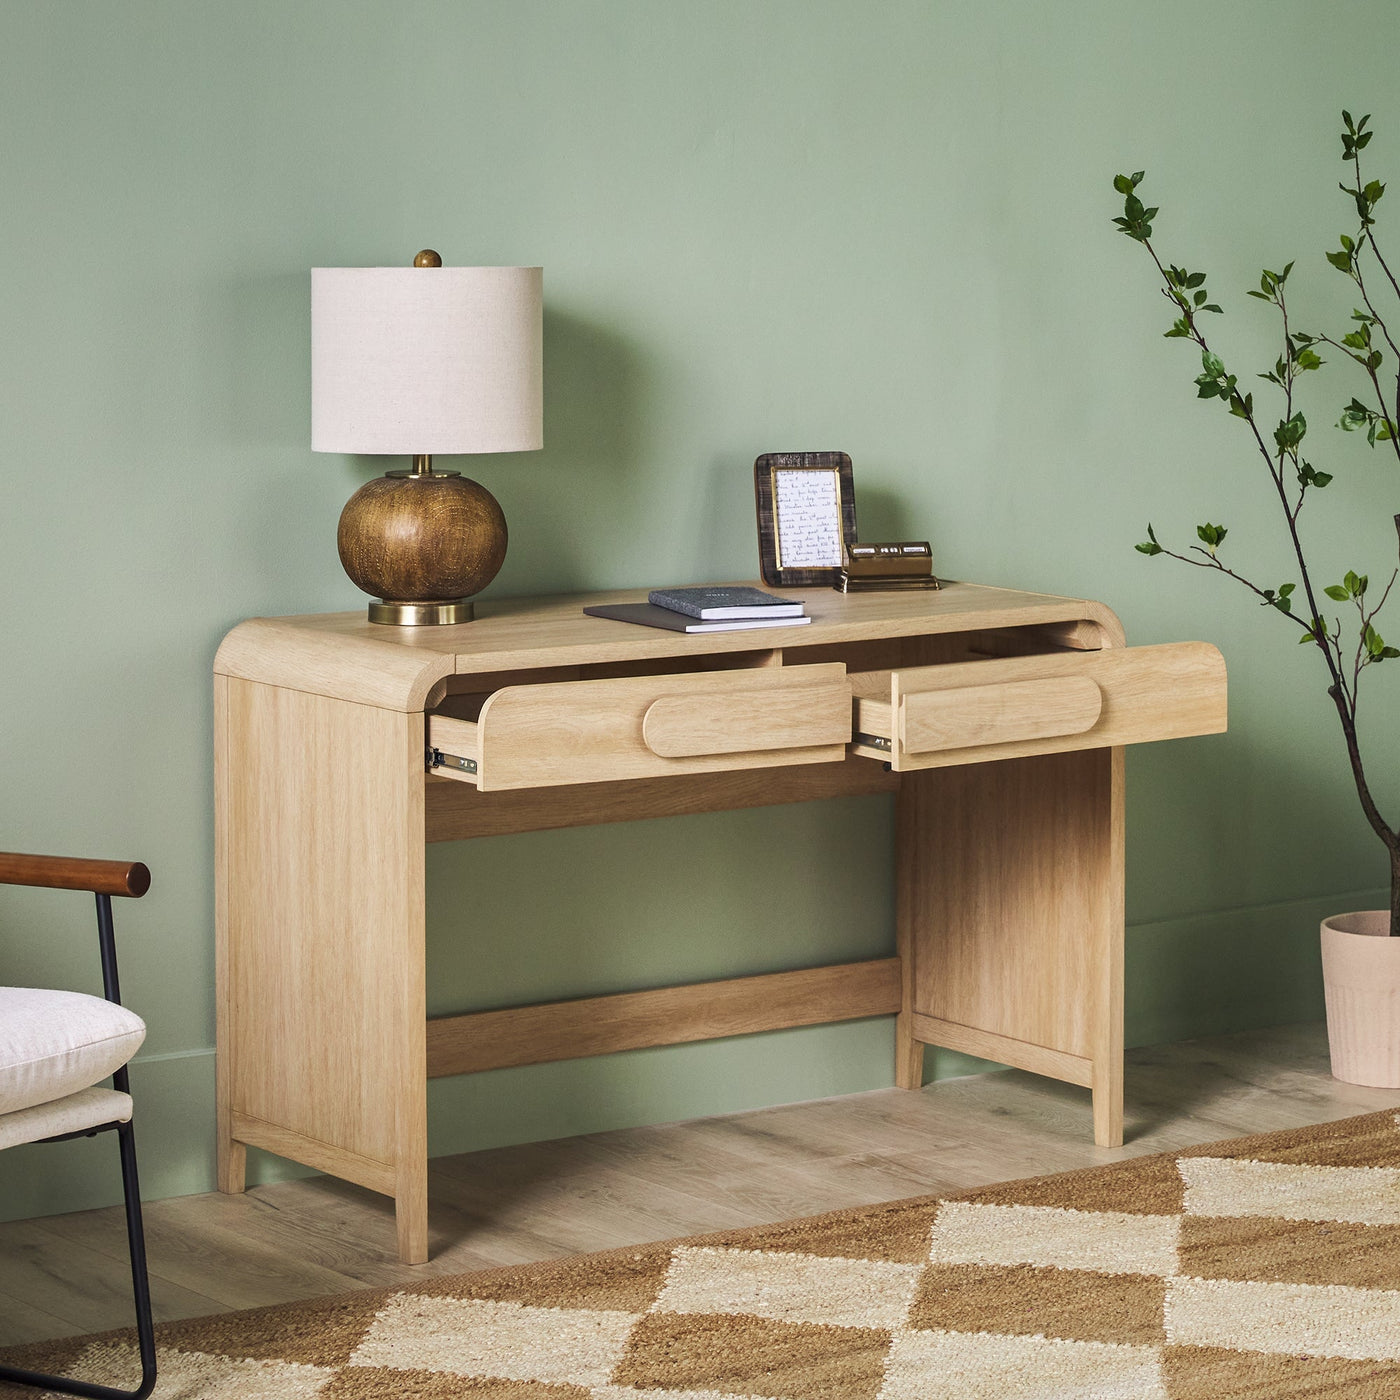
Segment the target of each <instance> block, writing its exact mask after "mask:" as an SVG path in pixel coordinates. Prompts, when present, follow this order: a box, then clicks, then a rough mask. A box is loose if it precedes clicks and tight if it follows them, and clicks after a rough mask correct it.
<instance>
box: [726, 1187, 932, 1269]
mask: <svg viewBox="0 0 1400 1400" xmlns="http://www.w3.org/2000/svg"><path fill="white" fill-rule="evenodd" d="M937 1214H938V1201H937V1200H935V1199H934V1198H933V1197H929V1198H928V1199H927V1200H921V1199H915V1200H911V1201H897V1202H895V1203H893V1204H892V1205H880V1206H870V1207H867V1208H865V1209H861V1210H853V1211H844V1212H841V1213H840V1214H837V1215H819V1216H817V1217H815V1218H814V1219H811V1220H791V1221H787V1222H785V1223H783V1224H781V1225H773V1226H770V1227H768V1228H767V1229H764V1230H762V1231H761V1232H760V1233H759V1237H758V1238H759V1239H760V1240H761V1243H756V1240H755V1233H754V1231H753V1229H752V1228H748V1229H744V1230H730V1231H726V1232H724V1233H722V1234H718V1235H712V1236H707V1237H706V1238H707V1239H708V1240H709V1241H710V1242H711V1243H713V1244H734V1245H737V1246H739V1247H741V1248H744V1249H780V1250H788V1251H791V1252H792V1253H795V1254H820V1255H822V1256H824V1257H826V1258H833V1257H837V1256H841V1257H845V1258H848V1259H884V1260H887V1261H889V1262H890V1263H892V1264H920V1263H922V1262H923V1261H924V1259H926V1258H927V1257H928V1234H929V1230H930V1229H931V1228H932V1226H933V1220H934V1217H935V1216H936V1215H937Z"/></svg>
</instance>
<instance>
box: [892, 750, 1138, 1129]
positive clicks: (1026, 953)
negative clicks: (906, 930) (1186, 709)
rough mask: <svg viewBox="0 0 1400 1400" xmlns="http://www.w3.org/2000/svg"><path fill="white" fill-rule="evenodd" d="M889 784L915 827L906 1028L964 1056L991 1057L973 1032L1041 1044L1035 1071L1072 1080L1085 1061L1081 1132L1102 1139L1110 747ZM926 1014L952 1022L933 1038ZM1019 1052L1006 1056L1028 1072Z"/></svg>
mask: <svg viewBox="0 0 1400 1400" xmlns="http://www.w3.org/2000/svg"><path fill="white" fill-rule="evenodd" d="M903 781H904V783H905V784H906V785H907V786H908V787H910V788H912V789H913V793H912V795H911V797H910V798H909V799H907V800H909V801H910V802H912V803H913V804H914V807H915V811H914V814H913V821H914V823H915V825H916V827H917V828H918V829H919V830H920V831H922V832H925V833H927V834H926V835H924V836H923V838H922V841H923V845H922V851H921V859H920V861H919V863H918V866H917V868H916V870H915V871H914V872H913V873H912V875H911V878H910V882H909V884H910V888H909V892H908V894H907V896H906V898H907V900H908V901H909V906H908V907H909V910H910V912H909V914H908V916H907V917H909V918H910V919H911V920H912V922H913V924H914V926H915V932H914V934H913V937H914V939H915V941H916V943H917V953H916V965H915V971H914V994H913V1011H914V1013H915V1014H914V1017H913V1027H912V1033H913V1035H914V1036H915V1038H917V1039H921V1040H925V1041H926V1042H927V1043H930V1044H946V1045H947V1047H948V1048H949V1049H955V1050H969V1051H970V1052H971V1053H973V1054H990V1053H992V1051H991V1050H989V1049H977V1048H975V1047H974V1046H973V1045H972V1043H971V1042H970V1040H969V1036H970V1035H974V1034H975V1035H977V1036H980V1037H988V1036H990V1037H996V1038H999V1039H1000V1040H1003V1041H1011V1042H1019V1043H1022V1044H1024V1045H1029V1046H1034V1047H1039V1048H1040V1049H1041V1050H1043V1051H1046V1052H1049V1053H1048V1054H1047V1055H1045V1056H1044V1058H1043V1060H1042V1061H1041V1063H1042V1064H1043V1065H1044V1068H1043V1069H1041V1072H1042V1073H1049V1074H1056V1075H1059V1074H1061V1072H1062V1071H1065V1070H1068V1071H1071V1072H1069V1073H1067V1075H1066V1077H1069V1078H1071V1079H1073V1080H1074V1081H1075V1082H1083V1079H1084V1076H1083V1069H1082V1065H1086V1064H1087V1065H1090V1066H1091V1077H1092V1081H1093V1084H1094V1087H1095V1089H1096V1090H1097V1091H1098V1092H1097V1095H1096V1098H1097V1099H1098V1101H1099V1103H1100V1110H1099V1112H1098V1113H1097V1114H1096V1118H1095V1135H1096V1139H1095V1140H1096V1141H1098V1142H1099V1143H1100V1145H1102V1146H1113V1145H1116V1143H1117V1142H1120V1141H1121V1140H1122V1103H1121V1079H1119V1078H1118V1077H1117V1076H1116V1075H1114V1074H1112V1073H1110V1072H1109V1070H1110V1066H1111V1064H1112V1063H1115V1062H1120V1061H1121V1058H1122V1035H1123V1009H1122V993H1121V987H1122V944H1123V914H1122V909H1123V906H1122V859H1123V856H1122V846H1123V820H1122V803H1123V784H1122V754H1121V750H1119V751H1115V750H1103V749H1089V750H1085V751H1083V752H1080V753H1069V754H1053V755H1046V756H1042V757H1037V758H1024V759H1012V760H1007V761H1004V762H1001V763H996V764H979V765H975V766H967V767H955V768H942V769H929V770H926V771H924V772H921V773H906V774H905V775H904V779H903ZM935 831H936V832H937V836H936V838H935V837H934V835H933V833H934V832H935ZM941 1025H947V1026H952V1027H956V1028H958V1029H957V1030H956V1031H955V1032H953V1033H951V1036H950V1037H944V1036H943V1035H942V1034H941V1032H940V1031H939V1028H940V1026H941ZM954 1041H955V1042H956V1043H952V1042H954ZM979 1043H980V1042H979ZM985 1043H986V1044H987V1045H991V1044H992V1043H993V1042H991V1041H986V1042H985ZM1027 1053H1028V1052H1025V1051H1018V1052H1017V1057H1016V1058H1015V1059H1013V1061H1012V1062H1013V1063H1016V1064H1019V1065H1021V1066H1022V1067H1025V1068H1034V1067H1035V1066H1032V1065H1031V1064H1030V1063H1029V1062H1028V1060H1027ZM1065 1056H1068V1057H1071V1060H1072V1061H1073V1062H1074V1063H1071V1062H1070V1061H1069V1060H1065V1059H1063V1058H1061V1057H1065ZM1057 1064H1058V1065H1059V1066H1060V1069H1056V1068H1055V1066H1056V1065H1057Z"/></svg>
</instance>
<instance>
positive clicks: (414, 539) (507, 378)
mask: <svg viewBox="0 0 1400 1400" xmlns="http://www.w3.org/2000/svg"><path fill="white" fill-rule="evenodd" d="M543 285H544V277H543V271H542V269H540V268H538V267H443V265H442V259H441V258H440V257H439V256H438V255H437V254H436V253H435V252H433V251H431V250H430V249H425V250H424V251H423V252H421V253H419V254H418V256H417V257H416V258H414V260H413V266H412V267H317V268H312V270H311V447H312V450H313V451H315V452H354V453H392V454H395V455H405V456H409V457H411V458H412V459H413V466H412V468H411V469H410V470H397V471H391V472H388V473H386V474H385V475H384V476H382V477H379V478H378V479H377V480H374V481H371V482H368V483H366V484H365V485H364V486H362V487H361V488H360V489H359V490H358V491H357V492H356V493H355V494H354V495H353V496H352V497H351V498H350V500H349V501H348V502H347V503H346V506H345V509H344V511H342V512H341V516H340V528H339V531H338V534H337V543H338V545H339V548H340V562H341V563H342V564H343V565H344V566H345V572H346V573H347V574H349V575H350V578H351V580H352V581H353V582H354V583H355V584H356V586H357V587H359V588H361V589H363V590H364V592H366V593H368V594H370V596H371V597H373V598H375V599H376V600H377V601H375V602H372V603H371V604H370V605H369V620H370V621H371V622H383V623H390V624H393V625H396V626H400V627H411V626H421V625H425V624H432V623H454V622H470V621H471V619H472V602H471V599H472V595H473V594H476V593H479V592H480V591H481V590H482V589H483V588H485V587H486V585H487V584H488V583H490V582H491V580H492V579H493V578H494V577H495V576H496V573H497V571H498V570H499V569H500V567H501V564H502V563H503V562H504V560H505V557H506V520H505V516H504V515H503V514H502V512H501V508H500V506H499V505H498V504H497V503H496V498H495V497H494V496H492V494H491V493H490V492H489V491H488V490H487V489H486V488H485V487H484V486H481V485H479V484H478V483H477V482H475V481H469V480H468V479H467V478H466V477H464V476H462V475H461V474H460V473H459V472H455V471H437V470H435V469H434V467H433V454H435V453H466V452H528V451H531V450H532V449H535V448H539V447H542V446H543V445H544V428H543V419H544V412H543V400H544V391H543V373H542V358H543V351H542V346H543V338H544V337H543V331H542V325H543V302H544V294H543Z"/></svg>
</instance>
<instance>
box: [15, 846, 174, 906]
mask: <svg viewBox="0 0 1400 1400" xmlns="http://www.w3.org/2000/svg"><path fill="white" fill-rule="evenodd" d="M0 885H38V886H42V887H43V888H45V889H51V890H89V891H90V892H91V893H93V894H115V895H125V896H129V897H130V898H132V899H140V898H141V896H142V895H143V894H145V893H146V891H147V890H148V889H150V887H151V872H150V871H149V870H147V869H146V867H145V866H144V865H142V864H141V862H140V861H139V860H138V861H126V860H83V859H81V858H79V857H77V856H25V855H19V854H17V853H15V852H12V851H0Z"/></svg>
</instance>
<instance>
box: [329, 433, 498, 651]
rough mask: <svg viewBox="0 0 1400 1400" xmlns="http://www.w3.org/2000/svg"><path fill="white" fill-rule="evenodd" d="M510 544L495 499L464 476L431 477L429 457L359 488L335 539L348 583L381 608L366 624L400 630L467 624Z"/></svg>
mask: <svg viewBox="0 0 1400 1400" xmlns="http://www.w3.org/2000/svg"><path fill="white" fill-rule="evenodd" d="M506 541H507V534H506V518H505V515H504V514H503V513H502V511H501V507H500V506H499V505H498V504H497V502H496V498H495V497H494V496H493V495H492V494H491V493H490V492H489V491H488V490H487V489H486V488H485V487H484V486H482V485H480V484H479V483H478V482H475V481H471V480H469V479H468V478H467V477H464V476H462V475H461V473H460V472H455V471H434V470H433V459H432V458H431V457H430V456H426V455H423V456H416V457H414V459H413V469H412V470H411V471H391V472H386V473H385V475H383V476H381V477H378V478H376V479H375V480H374V481H370V482H367V483H366V484H365V485H364V486H362V487H360V489H359V490H358V491H356V492H355V494H354V495H353V496H351V498H350V499H349V501H347V502H346V504H345V509H344V510H343V511H342V512H341V514H340V527H339V529H338V531H337V533H336V544H337V546H338V547H339V550H340V562H341V564H342V565H344V567H345V572H346V573H347V574H348V575H349V576H350V579H351V582H353V583H354V584H355V586H356V587H358V588H360V589H362V590H363V591H364V592H366V593H368V594H369V595H370V596H371V597H372V598H376V599H377V600H378V601H376V602H373V603H371V604H370V605H369V620H370V621H371V622H380V623H387V624H389V625H391V626H396V627H421V626H431V625H442V624H447V623H455V622H470V621H471V620H472V617H473V613H474V609H473V606H472V601H471V600H472V597H473V595H475V594H477V593H480V592H481V590H482V589H483V588H485V587H486V585H487V584H488V583H490V582H491V580H492V579H493V578H495V577H496V574H497V573H498V572H499V571H500V567H501V565H502V564H503V563H504V562H505V557H506Z"/></svg>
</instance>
